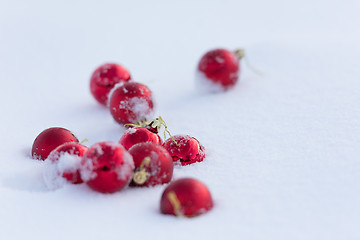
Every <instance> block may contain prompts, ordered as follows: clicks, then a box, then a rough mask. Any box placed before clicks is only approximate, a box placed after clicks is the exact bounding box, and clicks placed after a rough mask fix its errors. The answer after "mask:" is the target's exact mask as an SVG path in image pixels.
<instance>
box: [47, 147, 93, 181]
mask: <svg viewBox="0 0 360 240" xmlns="http://www.w3.org/2000/svg"><path fill="white" fill-rule="evenodd" d="M87 150H88V148H87V147H85V146H84V145H81V144H79V143H74V142H71V143H64V144H62V145H60V146H58V147H57V148H55V149H54V150H53V151H52V152H51V153H50V154H49V156H48V158H47V159H46V161H50V163H49V165H48V166H50V167H51V168H54V170H55V171H56V174H57V175H58V176H61V177H63V178H65V179H67V180H68V181H69V182H70V183H73V184H79V183H82V182H83V181H82V179H81V176H80V171H79V169H80V161H81V157H82V156H84V154H85V153H86V151H87ZM50 177H52V178H54V177H56V176H51V175H50ZM49 181H51V179H49Z"/></svg>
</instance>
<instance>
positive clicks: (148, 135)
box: [119, 127, 163, 150]
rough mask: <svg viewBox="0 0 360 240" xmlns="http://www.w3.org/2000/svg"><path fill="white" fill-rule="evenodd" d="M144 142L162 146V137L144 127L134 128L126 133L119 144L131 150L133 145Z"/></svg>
mask: <svg viewBox="0 0 360 240" xmlns="http://www.w3.org/2000/svg"><path fill="white" fill-rule="evenodd" d="M142 142H153V143H156V144H160V145H162V143H163V141H162V140H161V138H160V136H159V135H157V134H156V133H154V132H151V131H150V130H148V129H147V128H144V127H133V128H129V129H128V130H126V131H125V133H124V135H123V136H122V137H121V138H120V141H119V143H120V144H121V145H123V146H124V147H125V148H126V149H127V150H129V149H130V148H131V147H132V146H133V145H135V144H137V143H142Z"/></svg>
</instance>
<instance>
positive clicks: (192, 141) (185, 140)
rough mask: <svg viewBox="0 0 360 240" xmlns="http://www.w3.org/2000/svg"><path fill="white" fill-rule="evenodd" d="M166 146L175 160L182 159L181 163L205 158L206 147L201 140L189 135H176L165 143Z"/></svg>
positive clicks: (185, 163) (199, 160)
mask: <svg viewBox="0 0 360 240" xmlns="http://www.w3.org/2000/svg"><path fill="white" fill-rule="evenodd" d="M164 148H165V149H166V150H167V151H168V152H169V153H170V155H171V156H172V158H173V160H174V162H176V161H180V163H181V165H189V164H192V163H195V162H201V161H203V160H204V158H205V148H204V147H203V146H202V145H201V144H200V142H199V141H198V140H197V139H196V138H194V137H190V136H187V135H175V136H174V137H173V139H172V138H169V139H167V140H166V141H165V143H164Z"/></svg>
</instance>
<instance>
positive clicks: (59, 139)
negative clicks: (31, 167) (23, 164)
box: [31, 127, 79, 160]
mask: <svg viewBox="0 0 360 240" xmlns="http://www.w3.org/2000/svg"><path fill="white" fill-rule="evenodd" d="M67 142H76V143H78V142H79V140H78V139H77V138H76V137H75V136H74V134H72V133H71V132H70V131H69V130H67V129H65V128H59V127H53V128H48V129H46V130H44V131H42V132H41V133H40V134H39V135H38V136H37V137H36V139H35V141H34V143H33V146H32V150H31V154H32V156H33V158H37V159H41V160H45V159H46V158H47V157H48V155H49V153H50V152H51V151H52V150H54V149H55V148H56V147H57V146H60V145H61V144H63V143H67Z"/></svg>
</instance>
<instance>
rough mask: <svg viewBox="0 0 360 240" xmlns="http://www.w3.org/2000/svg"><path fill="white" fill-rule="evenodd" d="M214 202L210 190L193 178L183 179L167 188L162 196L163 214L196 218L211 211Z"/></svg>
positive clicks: (161, 206)
mask: <svg viewBox="0 0 360 240" xmlns="http://www.w3.org/2000/svg"><path fill="white" fill-rule="evenodd" d="M213 205H214V204H213V200H212V197H211V194H210V192H209V190H208V188H207V187H206V186H205V185H204V184H203V183H202V182H200V181H198V180H196V179H193V178H182V179H178V180H176V181H173V182H172V183H170V184H169V186H167V187H166V188H165V190H164V192H163V194H162V196H161V201H160V211H161V212H162V213H163V214H170V215H175V216H184V217H195V216H198V215H200V214H202V213H205V212H207V211H209V210H210V209H211V208H212V207H213Z"/></svg>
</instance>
